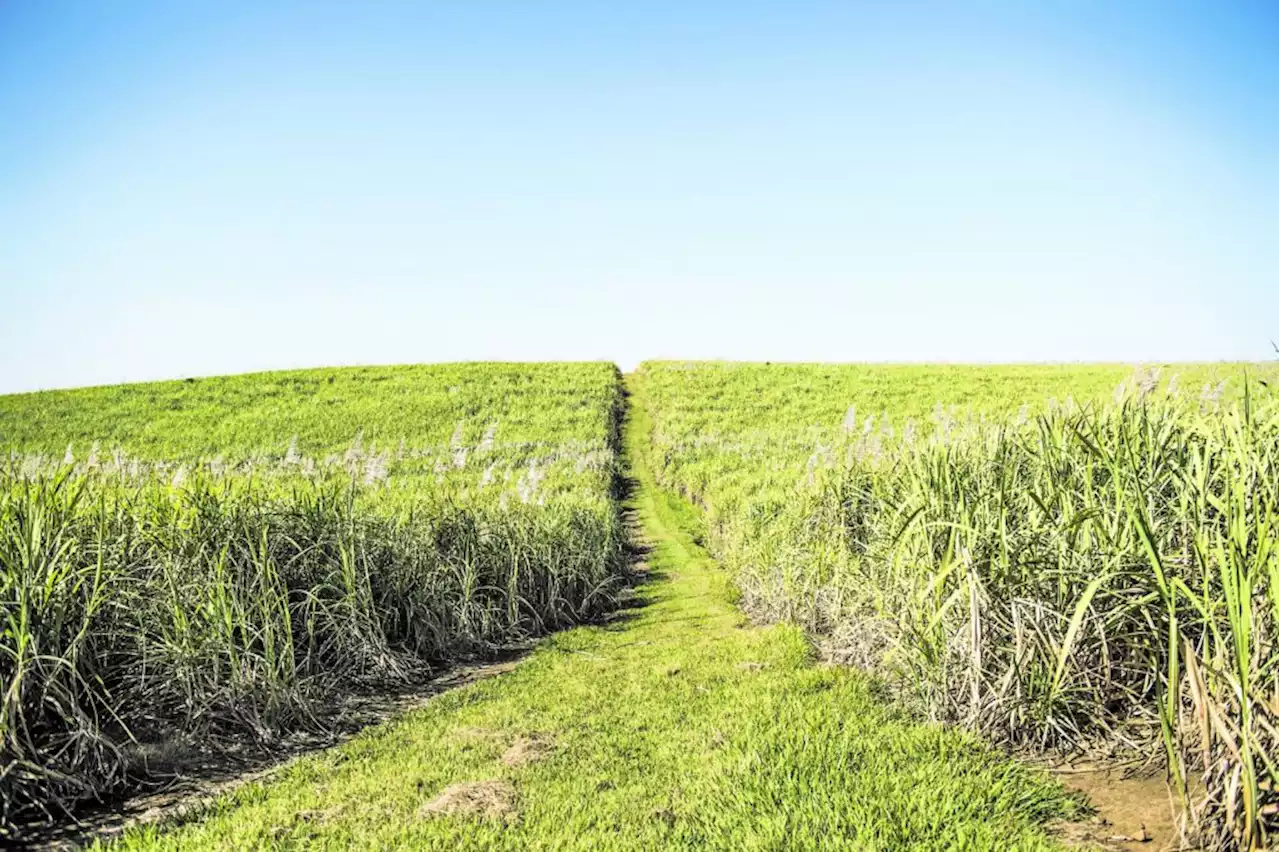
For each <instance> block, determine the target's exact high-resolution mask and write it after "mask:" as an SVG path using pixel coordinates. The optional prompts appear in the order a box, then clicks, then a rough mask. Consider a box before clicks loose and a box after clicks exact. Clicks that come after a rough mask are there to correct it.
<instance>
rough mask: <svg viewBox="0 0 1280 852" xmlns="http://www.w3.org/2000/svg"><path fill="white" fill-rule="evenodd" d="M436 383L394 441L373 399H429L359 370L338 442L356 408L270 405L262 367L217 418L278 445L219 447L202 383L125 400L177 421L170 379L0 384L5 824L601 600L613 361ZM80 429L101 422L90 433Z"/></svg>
mask: <svg viewBox="0 0 1280 852" xmlns="http://www.w3.org/2000/svg"><path fill="white" fill-rule="evenodd" d="M575 370H576V372H575ZM338 372H339V373H340V374H341V373H342V371H338ZM402 372H404V371H402ZM407 372H409V373H410V374H413V372H414V371H407ZM427 372H428V374H430V373H431V372H432V371H427ZM315 373H318V374H319V375H318V376H317V378H318V379H319V381H318V385H319V387H321V388H325V389H329V388H330V384H329V382H327V381H325V380H324V378H323V376H324V371H315ZM442 373H443V377H445V378H446V379H447V381H448V382H450V384H449V385H448V386H446V387H440V388H436V387H434V386H433V385H430V383H428V385H427V386H426V387H425V388H424V389H423V394H424V396H425V397H427V398H428V399H430V400H432V403H431V404H430V406H428V407H427V408H420V409H419V410H420V411H422V412H425V413H431V414H432V417H431V419H430V420H429V421H417V422H405V423H402V424H400V425H401V426H402V427H403V428H404V433H405V434H407V435H408V436H409V439H407V440H406V439H404V438H402V439H400V440H398V441H396V440H392V439H390V438H389V437H388V435H387V434H386V433H385V429H386V428H388V426H387V424H388V423H390V422H391V421H389V420H388V419H387V417H386V416H385V410H392V411H394V410H395V409H396V407H397V406H399V405H400V404H401V403H403V404H404V407H405V408H406V409H408V410H412V409H413V408H414V406H415V405H420V404H421V401H420V400H418V401H417V402H415V400H414V398H413V397H412V396H410V397H409V398H408V399H405V398H403V397H402V394H403V393H404V392H405V391H406V389H405V388H399V389H397V390H396V391H394V392H390V393H388V392H386V390H385V388H379V387H378V386H377V384H376V379H377V375H378V374H376V373H375V374H373V376H372V378H371V379H369V380H368V381H367V382H366V383H365V384H363V386H362V387H363V391H364V393H363V394H362V393H361V392H360V391H359V390H356V389H347V390H345V391H343V393H345V394H347V395H348V396H347V399H348V400H349V402H350V404H351V405H354V406H356V407H357V408H358V410H360V411H362V412H364V413H366V414H368V413H370V412H372V413H374V414H376V415H377V416H374V417H371V422H372V423H374V424H375V425H376V424H382V429H383V431H379V430H378V429H376V428H370V429H369V430H367V431H365V430H362V429H353V430H352V431H351V432H349V433H348V438H347V441H348V445H347V446H346V448H345V449H342V448H341V447H340V446H334V444H333V439H332V438H330V437H328V436H327V435H328V433H327V430H328V429H330V428H331V424H330V419H331V416H332V417H336V418H339V419H341V418H342V417H345V416H349V412H348V413H347V414H342V413H341V412H342V408H341V406H339V407H337V408H336V409H334V410H333V411H334V413H333V414H332V415H331V416H330V415H327V414H326V409H327V406H326V408H325V409H321V410H320V411H318V412H317V411H313V410H312V405H313V404H314V401H315V398H314V397H311V396H309V395H308V394H307V393H298V394H296V395H295V396H294V397H292V398H282V397H281V395H280V394H279V393H277V392H275V391H274V390H273V388H274V387H275V386H277V385H278V384H279V382H276V381H274V380H273V379H272V378H263V379H262V381H261V389H262V390H263V391H264V393H263V394H260V395H258V396H254V395H253V394H252V390H253V388H254V387H255V385H254V383H253V382H251V381H246V382H243V383H237V382H234V381H231V382H230V385H231V386H232V387H237V388H240V390H241V391H243V392H245V393H246V395H247V396H248V399H246V400H243V402H244V405H243V408H242V410H240V411H233V410H231V409H230V408H227V409H226V413H227V416H228V417H229V418H231V419H235V418H237V417H240V418H243V417H244V410H243V409H249V410H253V411H255V413H254V415H253V418H252V420H253V421H254V422H257V423H259V424H261V427H262V429H263V430H264V431H266V432H269V433H270V435H271V439H270V440H267V439H264V438H262V437H261V436H259V437H258V439H257V441H258V442H257V443H254V438H253V436H252V434H246V433H243V432H241V431H239V430H237V431H236V432H235V433H234V434H228V436H227V439H226V440H227V441H228V444H229V445H230V446H229V448H228V451H227V453H226V455H222V454H221V453H219V454H205V452H204V447H205V445H204V441H205V440H206V437H207V432H206V430H207V429H211V428H216V427H215V426H214V425H213V424H214V419H216V416H217V411H218V405H219V403H218V399H219V396H218V394H213V395H211V396H210V397H209V398H208V399H205V400H203V401H202V402H201V405H200V406H199V407H198V408H197V409H196V410H195V411H194V413H192V414H191V416H190V417H189V418H187V419H177V420H173V421H171V425H172V426H173V427H174V429H175V430H176V431H175V432H174V433H171V434H167V435H154V434H152V433H151V432H149V431H148V430H147V429H146V428H145V425H146V424H145V421H142V422H140V420H139V418H143V417H144V416H145V413H146V412H147V411H148V410H151V409H150V408H148V407H143V408H141V409H138V408H137V407H136V406H135V404H134V403H135V402H136V400H137V399H138V398H139V396H140V395H145V396H148V397H152V399H150V401H149V402H148V403H147V405H148V406H153V407H155V408H158V409H160V410H164V411H170V410H172V409H171V405H172V404H173V402H174V400H181V399H182V398H183V397H184V395H188V394H190V393H191V391H190V388H189V386H188V385H186V384H185V383H170V384H169V385H161V386H144V388H146V389H147V391H146V394H143V393H142V391H137V390H134V391H131V390H128V389H125V390H117V389H101V391H94V392H74V393H72V394H71V395H72V396H77V395H78V398H79V399H80V405H78V406H77V405H64V404H65V403H66V402H67V401H66V399H65V398H64V397H63V395H61V394H50V395H47V397H46V396H44V395H32V396H28V397H23V398H19V399H17V400H16V401H15V398H0V423H7V424H9V425H11V426H14V430H13V431H12V432H10V433H8V434H7V435H5V436H0V437H4V438H5V439H6V440H8V441H9V442H10V446H11V450H10V454H9V457H8V458H7V459H0V619H3V621H2V622H0V625H2V627H0V837H5V836H9V837H12V836H14V835H15V832H17V831H18V826H19V824H20V823H23V822H26V821H29V820H31V819H33V818H36V817H38V816H39V815H40V814H41V813H42V812H43V813H45V814H47V815H53V814H56V812H58V811H61V810H65V809H67V808H70V807H73V806H74V805H75V803H76V802H78V801H79V800H81V799H84V798H93V797H101V796H103V795H105V794H108V793H110V792H112V791H114V790H118V789H122V788H124V787H127V786H128V785H130V784H132V783H134V782H135V781H136V780H137V779H138V778H139V777H141V776H144V775H146V774H147V773H148V772H149V771H150V770H151V767H150V765H149V761H150V760H151V756H152V755H154V754H156V753H157V751H160V752H163V751H164V750H165V748H166V745H167V744H169V743H172V742H175V741H191V740H193V739H197V740H200V741H201V742H202V744H207V745H208V746H210V747H212V748H214V749H216V748H217V747H218V745H219V744H222V743H230V742H237V741H243V740H244V739H245V738H246V737H251V738H253V739H256V740H258V741H260V742H262V743H267V744H269V743H270V742H272V741H273V740H274V739H276V738H278V737H279V736H280V735H281V734H282V733H283V732H286V731H289V730H293V729H298V728H306V727H319V726H322V725H324V724H326V723H327V719H326V714H325V712H322V711H323V710H324V708H326V707H327V706H328V705H329V704H331V703H332V702H331V699H332V698H333V697H335V696H336V695H338V694H340V693H342V692H346V691H350V690H363V689H369V688H379V687H386V686H390V685H394V684H400V683H406V682H408V681H411V680H413V679H417V678H421V677H423V676H424V675H425V674H426V673H427V672H428V671H429V670H430V668H431V667H432V666H434V665H436V664H440V663H447V662H449V661H453V660H458V659H461V658H466V657H470V656H473V655H483V654H486V653H489V652H490V651H492V650H494V649H495V648H497V647H499V646H501V645H504V644H508V643H511V642H514V641H518V640H521V639H523V638H525V637H529V636H534V635H537V634H540V633H543V632H546V631H549V630H553V629H556V628H558V627H562V626H566V625H569V624H575V623H580V622H582V621H584V620H589V619H591V618H593V617H595V616H596V615H598V614H599V613H601V612H602V611H604V610H606V609H608V608H609V607H610V606H612V604H613V602H614V599H615V598H616V595H617V593H618V591H619V590H620V587H621V586H622V585H623V583H624V582H625V579H626V578H625V570H626V560H625V558H624V552H623V544H624V533H623V530H622V528H621V525H620V521H619V516H618V511H617V505H616V502H615V497H616V495H615V494H614V488H615V480H616V466H617V460H616V451H617V418H618V414H619V412H618V409H617V406H618V404H619V401H618V400H619V394H620V387H619V384H618V374H617V371H616V368H612V367H608V368H607V369H604V368H602V367H601V365H584V366H581V367H577V368H572V369H570V368H567V367H564V366H563V365H554V366H552V367H546V368H543V367H540V366H530V367H515V366H512V367H503V366H500V365H499V366H494V365H477V367H476V368H475V370H474V371H469V370H468V369H467V368H464V367H450V368H448V369H447V370H444V371H442ZM390 374H391V375H392V376H393V377H394V376H396V375H398V373H397V371H394V370H393V371H390ZM301 375H303V376H305V377H307V378H308V379H310V378H311V377H312V375H313V374H312V373H307V374H301ZM495 375H496V377H497V378H496V380H495V381H494V383H493V386H489V385H485V384H484V381H485V380H488V379H494V378H495ZM566 377H567V378H566ZM610 377H611V379H610ZM417 380H418V378H416V377H415V381H417ZM477 380H479V382H480V384H479V385H478V386H475V385H476V381H477ZM219 383H222V384H226V383H225V382H215V384H219ZM504 385H506V386H507V387H505V388H504ZM469 386H471V390H470V391H468V390H466V388H467V387H469ZM160 390H163V391H164V393H163V394H160V393H159V391H160ZM407 390H410V391H411V390H413V388H412V387H411V388H409V389H407ZM267 391H270V392H267ZM166 394H167V395H168V397H167V399H166V398H165V395H166ZM95 395H99V396H103V397H105V401H100V402H99V403H97V404H95V403H94V402H93V397H94V396H95ZM156 396H160V397H161V399H160V400H159V402H157V401H156V400H155V399H154V397H156ZM122 400H123V401H124V402H126V403H128V404H127V405H124V406H123V410H114V409H112V417H110V418H106V419H105V420H104V418H103V413H102V406H105V407H107V408H108V409H111V407H113V406H114V407H117V408H119V407H120V406H121V405H122V403H121V401H122ZM228 401H229V400H228ZM482 403H483V404H482ZM95 405H97V406H98V407H95ZM486 405H487V406H488V407H487V408H486V407H485V406H486ZM6 406H8V411H7V413H6V412H5V409H6ZM179 407H180V406H179ZM49 410H54V411H58V412H60V414H59V418H55V419H53V420H50V419H48V417H47V416H46V415H45V414H41V413H40V412H47V411H49ZM117 416H119V417H123V419H121V420H119V421H118V422H117V421H116V420H114V419H112V418H113V417H117ZM27 417H31V418H33V419H36V420H40V419H41V418H44V422H45V426H44V429H43V431H40V430H36V429H33V428H32V427H31V423H30V422H29V421H28V420H27ZM6 418H7V419H6ZM539 423H541V424H542V431H541V432H540V433H539V432H536V431H534V430H535V427H536V425H537V424H539ZM85 424H97V425H106V426H108V427H110V426H111V425H112V424H115V428H112V429H109V431H108V434H107V435H105V436H104V438H103V440H102V441H100V442H98V441H95V442H90V441H86V440H84V429H85V428H86V426H85ZM59 430H61V431H59ZM353 434H354V438H352V435H353ZM69 435H70V436H71V437H68V436H69ZM279 435H287V436H288V437H285V438H283V439H280V440H278V441H277V440H276V438H277V437H278V436H279ZM375 435H376V436H377V437H376V438H375V437H374V436H375ZM539 435H541V436H542V439H541V440H539V439H538V436H539ZM424 437H426V438H428V439H429V442H427V443H425V444H424V443H421V442H420V441H421V439H422V438H424ZM66 441H73V442H74V443H73V446H72V447H71V448H70V449H65V450H61V449H57V450H55V448H57V447H58V446H59V443H62V444H63V446H65V442H66ZM120 442H123V443H124V445H123V446H121V443H120ZM103 447H110V449H109V450H104V449H103ZM135 452H136V453H137V455H134V454H133V453H135ZM170 453H172V455H169V454H170Z"/></svg>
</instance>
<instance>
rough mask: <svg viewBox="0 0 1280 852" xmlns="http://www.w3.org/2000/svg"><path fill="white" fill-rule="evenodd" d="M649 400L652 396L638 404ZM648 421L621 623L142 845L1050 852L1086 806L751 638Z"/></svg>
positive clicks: (633, 438) (640, 431) (787, 641)
mask: <svg viewBox="0 0 1280 852" xmlns="http://www.w3.org/2000/svg"><path fill="white" fill-rule="evenodd" d="M632 399H633V400H634V399H635V398H634V397H632ZM648 428H649V424H648V422H647V418H646V416H645V413H644V411H643V410H642V409H639V408H637V407H636V406H633V407H632V410H631V411H630V413H629V415H628V417H627V419H626V424H625V428H624V437H625V445H626V446H625V453H624V460H625V462H626V464H627V467H628V469H629V472H630V476H631V477H632V478H633V480H634V487H633V489H632V493H631V495H630V496H629V498H628V502H627V511H628V513H629V515H630V517H631V518H632V519H633V522H634V524H635V527H636V536H637V538H638V540H639V541H640V543H642V544H643V545H645V546H646V547H647V555H646V557H645V562H646V568H647V573H648V580H647V582H645V583H643V584H642V585H640V586H639V588H638V590H637V595H636V600H635V601H634V605H633V606H631V607H629V608H628V609H626V610H624V611H622V612H620V613H619V614H618V617H617V618H615V619H614V620H612V621H610V622H609V623H607V624H604V625H600V626H592V627H582V628H578V629H574V630H570V631H566V632H563V633H559V634H556V635H554V636H551V637H549V638H547V639H546V640H544V641H543V642H542V643H541V644H540V646H539V648H538V649H537V650H536V651H535V652H534V653H533V654H531V655H530V656H529V658H528V659H527V660H526V661H524V662H523V663H521V664H520V665H518V666H516V667H515V668H514V669H513V670H511V671H509V672H506V673H504V674H502V675H500V676H498V677H494V678H491V679H488V680H485V681H483V682H479V683H475V684H472V685H469V686H466V687H463V688H461V689H457V690H454V691H451V692H449V693H446V694H444V695H441V696H439V697H437V698H434V699H432V700H431V701H430V702H428V704H427V705H426V706H425V707H422V708H420V709H417V710H413V711H411V712H409V713H407V714H405V715H404V716H403V717H401V718H398V719H396V720H394V721H392V722H389V723H387V724H384V725H381V726H378V727H375V728H371V729H369V730H367V731H365V732H364V733H362V734H360V735H359V736H357V737H355V738H354V739H352V740H351V741H349V742H348V743H346V744H344V745H342V746H340V747H338V748H334V749H331V750H328V751H325V752H322V753H318V754H315V755H311V756H308V757H305V758H302V759H300V760H298V761H296V762H294V763H292V764H290V765H288V766H287V767H285V768H283V769H282V770H280V771H279V772H277V773H275V774H274V775H273V776H272V777H270V778H267V779H264V780H260V781H255V782H253V783H250V784H247V785H245V786H243V787H241V788H240V789H238V790H237V791H235V792H234V793H232V794H230V795H228V796H226V797H223V798H222V799H219V800H217V801H216V802H215V803H213V804H212V805H211V806H210V807H208V808H206V809H204V810H203V811H201V812H199V813H196V814H194V815H192V816H189V817H188V818H187V822H185V823H184V824H181V825H176V826H175V825H169V826H167V827H165V828H164V829H163V830H162V829H161V828H158V827H155V826H152V827H146V828H141V829H135V830H133V831H132V832H130V833H129V834H127V835H126V837H125V838H124V839H123V840H122V841H121V842H122V844H123V845H124V846H125V847H126V848H148V849H150V848H173V849H177V848H182V849H193V848H194V849H200V848H210V849H224V848H263V847H272V848H281V847H284V848H288V847H291V846H304V845H305V846H307V847H308V848H317V847H319V848H335V849H336V848H343V849H345V848H383V849H388V848H403V849H583V850H586V849H590V850H598V849H637V850H639V849H644V850H653V849H725V850H730V849H732V850H738V849H777V850H783V849H787V850H791V849H894V850H897V849H920V850H936V849H944V848H945V849H1050V848H1057V844H1056V841H1055V839H1054V836H1053V835H1052V834H1051V832H1050V831H1049V829H1047V828H1046V825H1047V824H1048V823H1050V822H1051V821H1052V820H1054V819H1056V818H1061V817H1066V816H1071V815H1073V814H1074V813H1075V812H1076V806H1075V805H1073V803H1072V802H1071V801H1070V800H1068V799H1067V798H1066V797H1064V795H1063V794H1062V792H1061V790H1060V788H1058V787H1057V786H1056V785H1055V784H1053V783H1052V782H1051V781H1050V780H1048V778H1047V776H1045V775H1043V774H1041V773H1038V772H1036V771H1033V770H1031V769H1028V768H1026V767H1024V766H1021V765H1019V764H1017V763H1014V762H1012V761H1010V760H1009V759H1007V758H1006V757H1004V756H1003V755H1001V754H999V753H998V752H996V751H994V750H992V749H990V748H988V747H986V746H985V745H983V744H982V743H981V742H980V741H979V740H978V739H976V738H974V737H971V736H969V735H967V734H965V733H963V732H959V731H953V730H945V729H942V728H940V727H937V726H931V725H922V724H918V723H915V722H913V721H911V720H910V719H908V718H907V717H905V716H904V715H903V714H901V713H900V712H899V711H897V710H895V709H894V708H892V707H891V706H890V705H889V704H888V703H887V701H886V700H885V699H884V697H883V696H882V695H881V694H880V690H879V689H877V687H876V684H875V683H874V682H873V681H871V680H869V679H867V678H866V677H864V676H862V675H859V674H858V673H856V672H852V671H849V670H844V669H839V668H834V667H824V666H819V665H817V664H816V663H815V661H814V658H813V654H812V651H811V648H810V646H809V643H808V642H807V641H806V639H805V637H804V636H803V635H802V634H801V633H800V632H799V631H798V630H796V629H794V628H791V627H786V626H777V627H770V628H755V627H751V626H749V625H748V624H747V623H746V622H745V621H744V619H743V617H742V615H741V613H740V612H739V611H738V610H737V609H736V608H735V607H734V605H733V603H732V595H731V592H730V588H729V586H728V583H727V581H726V578H725V576H724V574H723V572H721V571H720V570H719V569H718V568H717V567H716V566H715V565H714V563H713V562H712V561H711V560H710V559H709V558H708V557H707V555H706V553H705V552H704V551H703V550H702V549H701V548H700V547H698V545H697V544H695V543H694V541H693V540H692V538H691V537H690V536H689V535H688V534H687V532H686V531H685V530H686V529H688V521H689V520H690V516H689V515H688V511H689V510H688V509H687V507H685V506H684V505H683V504H681V503H679V502H677V501H675V500H673V499H671V498H669V497H667V496H666V495H664V494H663V493H662V492H660V491H659V490H658V488H657V486H656V485H655V483H654V481H653V478H652V474H651V472H650V468H649V466H648V464H647V459H646V449H647V430H648Z"/></svg>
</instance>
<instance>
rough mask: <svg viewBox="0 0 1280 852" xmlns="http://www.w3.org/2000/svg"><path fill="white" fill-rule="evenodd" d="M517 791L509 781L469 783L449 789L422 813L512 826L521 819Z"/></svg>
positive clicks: (430, 815) (426, 805)
mask: <svg viewBox="0 0 1280 852" xmlns="http://www.w3.org/2000/svg"><path fill="white" fill-rule="evenodd" d="M516 801H517V799H516V788H515V787H513V786H512V785H511V783H510V782H507V781H468V782H466V783H464V784H454V785H452V786H450V787H446V788H445V789H444V790H443V791H442V792H441V793H440V795H439V796H436V797H435V798H434V799H432V800H431V801H430V802H427V804H425V805H423V806H422V814H423V815H424V816H427V817H434V816H464V817H474V818H478V819H490V820H496V821H498V822H502V823H505V824H507V825H510V824H511V823H513V822H515V821H516V819H518V818H519V816H520V812H519V809H518V808H517V807H516Z"/></svg>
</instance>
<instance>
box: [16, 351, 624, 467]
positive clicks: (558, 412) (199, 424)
mask: <svg viewBox="0 0 1280 852" xmlns="http://www.w3.org/2000/svg"><path fill="white" fill-rule="evenodd" d="M615 371H616V368H615V367H614V365H613V364H608V363H604V362H601V363H596V364H584V363H534V364H506V363H463V364H419V365H411V366H399V367H343V368H321V369H311V370H285V371H279V372H270V373H248V374H244V375H235V376H215V377H211V378H201V379H187V380H185V381H166V382H144V383H139V384H128V385H110V386H104V387H93V388H78V389H75V390H65V391H53V392H49V391H45V392H37V393H25V394H13V395H10V396H0V448H3V449H4V450H20V451H24V452H30V451H37V450H38V451H43V452H46V453H50V452H52V453H56V454H57V455H58V456H59V457H60V456H61V455H62V453H63V451H64V450H65V449H66V447H67V444H68V443H72V444H74V451H75V454H76V456H77V458H82V457H83V456H84V454H85V453H86V452H87V451H88V449H89V445H90V444H92V443H93V442H94V441H100V442H102V447H101V449H102V451H103V452H104V453H106V452H107V451H109V450H110V449H111V448H112V447H113V446H115V445H119V446H121V447H123V448H124V449H125V450H127V451H128V452H129V453H130V454H133V455H138V456H142V457H147V458H170V459H176V458H189V457H192V456H206V457H212V456H219V455H220V456H224V457H226V458H227V459H228V460H234V459H238V458H241V457H244V456H246V455H248V454H250V453H254V452H258V451H267V452H271V453H276V454H282V453H283V452H284V450H285V447H286V446H287V445H288V444H289V441H290V438H292V437H293V436H297V439H298V442H297V449H298V451H299V452H301V453H303V454H304V455H307V454H324V453H331V452H337V453H341V452H343V451H344V450H346V449H347V448H348V447H349V446H350V445H351V442H352V439H353V438H354V437H355V436H356V434H357V433H360V432H362V433H363V439H364V442H365V444H366V445H368V444H371V443H375V442H376V443H378V444H380V445H381V446H382V447H383V448H384V449H393V450H394V448H395V447H396V444H397V443H398V442H399V441H401V440H402V439H403V440H405V441H407V442H408V445H409V446H410V447H411V448H415V449H416V448H420V447H423V446H425V445H446V446H447V444H448V443H449V442H450V440H451V437H452V434H453V432H454V429H455V428H456V426H457V424H458V423H459V421H460V420H461V421H462V426H463V434H461V435H458V436H457V437H458V439H459V440H460V441H461V443H462V444H464V445H466V446H472V445H474V444H476V443H477V442H478V441H479V440H480V439H481V435H482V433H483V432H484V431H485V429H486V427H487V426H488V424H490V423H497V440H498V441H499V442H500V443H503V444H511V443H515V442H535V443H539V444H548V443H557V442H563V441H565V440H568V439H574V438H588V439H591V438H596V437H597V436H598V435H599V434H600V433H601V432H602V430H603V428H604V424H602V423H601V414H602V412H607V410H608V408H609V406H610V404H611V401H612V397H613V393H614V383H615V381H616V376H617V373H616V372H615Z"/></svg>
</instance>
